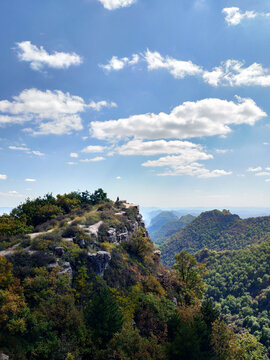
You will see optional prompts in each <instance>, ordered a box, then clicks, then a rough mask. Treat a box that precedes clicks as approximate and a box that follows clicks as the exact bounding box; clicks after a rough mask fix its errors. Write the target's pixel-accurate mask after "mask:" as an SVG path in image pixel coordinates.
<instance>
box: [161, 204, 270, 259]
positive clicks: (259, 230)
mask: <svg viewBox="0 0 270 360" xmlns="http://www.w3.org/2000/svg"><path fill="white" fill-rule="evenodd" d="M268 234H270V216H265V217H258V218H249V219H240V218H239V216H238V215H232V214H231V213H230V212H229V211H227V210H223V211H218V210H213V211H207V212H204V213H202V214H201V215H200V216H198V217H197V218H196V219H195V220H193V221H192V222H191V223H190V224H188V225H187V226H185V227H184V228H183V229H182V230H181V231H180V232H178V233H176V234H174V235H172V236H171V237H169V238H168V239H167V240H166V242H165V243H164V244H163V245H162V247H161V250H162V261H163V263H164V264H166V265H173V263H174V256H175V254H177V253H178V252H180V251H181V250H183V249H185V250H187V251H188V252H190V253H192V254H194V253H195V252H196V251H199V250H201V249H205V248H207V249H210V250H217V251H219V250H237V249H243V248H245V247H246V246H248V245H251V244H254V243H260V242H262V241H263V240H264V239H265V238H266V237H267V235H268Z"/></svg>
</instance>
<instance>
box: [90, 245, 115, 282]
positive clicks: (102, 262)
mask: <svg viewBox="0 0 270 360" xmlns="http://www.w3.org/2000/svg"><path fill="white" fill-rule="evenodd" d="M87 260H88V264H89V265H90V266H91V267H92V268H93V270H94V271H95V273H96V274H97V275H99V276H103V275H104V271H105V270H106V268H107V267H108V264H109V262H110V260H111V254H110V253H109V252H107V251H98V252H97V253H96V254H92V253H88V256H87Z"/></svg>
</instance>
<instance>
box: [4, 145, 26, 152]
mask: <svg viewBox="0 0 270 360" xmlns="http://www.w3.org/2000/svg"><path fill="white" fill-rule="evenodd" d="M8 148H9V149H10V150H19V151H29V150H30V149H28V148H27V147H23V146H9V147H8Z"/></svg>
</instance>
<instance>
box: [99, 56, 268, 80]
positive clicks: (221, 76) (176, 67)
mask: <svg viewBox="0 0 270 360" xmlns="http://www.w3.org/2000/svg"><path fill="white" fill-rule="evenodd" d="M134 59H135V60H134ZM139 61H141V62H146V64H147V68H148V70H149V71H151V70H160V69H165V70H167V71H169V73H170V74H171V75H172V76H173V77H175V78H176V79H183V78H185V77H186V76H197V77H201V78H202V79H203V80H204V81H205V82H206V83H208V84H209V85H211V86H232V87H233V86H263V87H266V86H270V69H269V68H264V67H263V65H262V64H259V63H253V64H251V65H249V66H246V67H245V66H244V65H245V63H244V62H243V61H238V60H233V59H228V60H227V61H224V62H222V63H221V64H220V65H219V66H217V67H214V68H213V69H211V70H206V69H203V68H202V67H201V66H199V65H196V64H194V63H193V62H191V61H183V60H177V59H174V58H172V57H169V56H166V57H164V56H162V55H161V54H160V53H159V52H157V51H154V52H152V51H150V50H147V51H146V52H145V53H143V54H140V55H138V54H134V55H133V57H132V59H129V58H127V57H124V58H121V59H119V58H117V57H116V56H113V57H112V59H111V60H110V62H109V63H108V64H107V65H100V67H102V68H103V69H106V70H108V71H112V70H121V69H123V68H124V67H126V66H130V65H131V64H132V65H134V64H137V63H138V62H139Z"/></svg>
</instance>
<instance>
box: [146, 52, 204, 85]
mask: <svg viewBox="0 0 270 360" xmlns="http://www.w3.org/2000/svg"><path fill="white" fill-rule="evenodd" d="M145 60H146V62H147V65H148V70H157V69H166V70H168V71H169V72H170V73H171V74H172V75H173V76H174V77H175V78H177V79H182V78H184V77H186V76H188V75H189V76H192V75H193V76H194V75H200V74H201V73H202V72H203V70H202V68H201V67H200V66H198V65H195V64H193V63H192V62H191V61H182V60H176V59H174V58H171V57H169V56H166V57H163V56H161V55H160V53H159V52H157V51H155V52H152V51H150V50H147V51H146V53H145Z"/></svg>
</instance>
